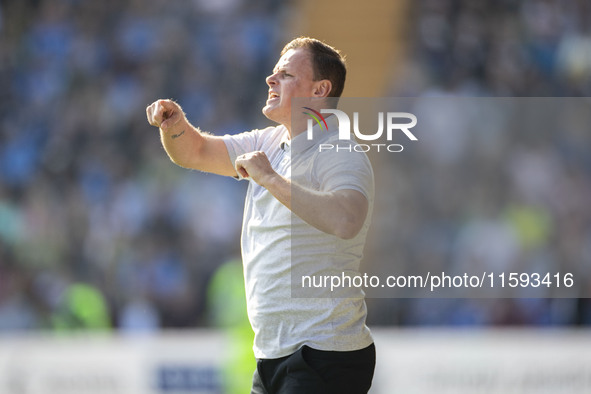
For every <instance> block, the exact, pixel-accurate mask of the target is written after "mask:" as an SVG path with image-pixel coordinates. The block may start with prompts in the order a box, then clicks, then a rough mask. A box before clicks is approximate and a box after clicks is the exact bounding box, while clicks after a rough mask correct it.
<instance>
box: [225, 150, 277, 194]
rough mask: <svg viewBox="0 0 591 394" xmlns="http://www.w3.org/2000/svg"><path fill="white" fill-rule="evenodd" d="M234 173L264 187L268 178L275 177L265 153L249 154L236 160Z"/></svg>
mask: <svg viewBox="0 0 591 394" xmlns="http://www.w3.org/2000/svg"><path fill="white" fill-rule="evenodd" d="M235 167H236V172H237V173H238V174H240V175H241V176H242V177H244V178H250V179H252V180H253V181H255V182H256V183H258V184H259V185H261V186H264V187H266V183H267V182H268V181H269V179H270V177H272V176H273V175H276V172H275V170H273V167H271V163H270V162H269V159H268V158H267V155H266V154H265V152H260V151H256V152H250V153H246V154H244V155H242V156H238V157H237V158H236V163H235Z"/></svg>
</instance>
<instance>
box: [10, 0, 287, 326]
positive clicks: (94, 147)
mask: <svg viewBox="0 0 591 394" xmlns="http://www.w3.org/2000/svg"><path fill="white" fill-rule="evenodd" d="M278 3H279V2H277V1H274V0H258V1H244V0H224V1H215V2H213V1H209V0H193V1H188V2H170V1H166V0H154V1H149V2H145V1H139V0H126V1H121V0H105V1H98V2H97V1H85V0H60V1H45V0H14V1H9V0H7V1H3V2H2V3H1V5H0V81H1V82H0V84H1V86H2V89H0V331H2V330H24V329H31V328H39V327H46V328H64V329H68V328H77V327H97V328H98V327H101V326H102V327H107V328H109V327H117V328H119V329H121V330H135V331H137V330H155V329H158V328H160V327H192V326H198V325H203V324H206V323H207V322H206V321H205V320H206V318H205V313H204V310H205V306H206V303H207V300H206V293H207V291H206V290H207V285H208V281H209V278H210V277H211V276H212V274H213V272H214V271H215V270H216V268H217V267H218V266H220V265H221V264H222V263H224V262H225V261H227V260H229V259H232V258H235V257H236V256H239V252H240V251H239V241H238V237H239V232H240V225H241V220H242V207H243V196H244V190H245V189H244V187H245V185H244V184H243V183H240V182H237V181H235V180H233V179H222V178H220V177H215V176H208V175H206V174H201V173H198V172H194V171H193V172H192V171H187V170H184V169H181V168H178V167H176V166H175V165H173V164H172V163H170V161H169V160H168V158H167V156H166V154H165V152H164V151H163V149H162V148H161V146H160V141H159V134H158V130H157V129H156V128H153V127H151V126H149V125H148V123H147V122H146V116H145V108H146V106H147V105H148V104H150V103H151V102H152V101H154V100H155V99H157V98H173V99H175V100H177V101H178V102H179V103H180V104H181V105H182V106H183V108H185V109H186V112H187V117H188V118H189V119H190V121H192V122H193V123H194V124H196V125H199V126H200V127H201V128H202V129H204V130H212V131H215V132H216V133H219V134H224V133H236V132H241V131H244V130H250V129H252V128H256V127H261V126H266V125H267V122H265V119H264V117H263V116H262V115H261V114H260V109H261V108H262V105H263V104H264V100H265V98H266V90H267V87H266V85H265V77H266V76H267V75H268V74H269V73H270V71H271V70H272V68H273V66H274V64H275V62H276V60H277V55H278V52H279V50H280V48H281V45H283V43H284V41H285V39H286V38H285V37H284V34H285V33H283V31H282V29H281V25H282V23H283V18H284V16H283V14H282V12H285V9H284V8H279V7H278ZM81 286H82V287H81ZM81 289H82V291H79V290H81ZM84 311H94V312H84ZM84 313H91V314H93V313H94V314H96V315H97V316H84ZM100 315H102V316H100ZM105 315H106V316H105ZM64 322H65V323H64Z"/></svg>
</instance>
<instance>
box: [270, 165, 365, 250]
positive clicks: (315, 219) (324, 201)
mask: <svg viewBox="0 0 591 394" xmlns="http://www.w3.org/2000/svg"><path fill="white" fill-rule="evenodd" d="M262 186H264V187H265V188H267V190H269V192H270V193H271V194H272V195H273V196H274V197H275V198H276V199H277V200H279V202H281V203H282V204H283V205H285V206H286V207H287V208H289V209H290V210H291V211H292V212H293V213H295V214H296V215H297V216H299V217H300V218H301V219H302V220H304V221H305V222H306V223H308V224H310V225H311V226H313V227H315V228H317V229H318V230H320V231H323V232H325V233H328V234H332V235H335V236H337V237H339V238H343V239H349V238H353V237H355V236H356V235H357V234H358V233H359V231H360V230H361V228H362V226H363V223H364V221H365V218H366V216H367V211H368V204H367V199H366V198H365V196H364V195H363V194H362V193H360V192H358V191H356V190H339V191H336V192H319V191H315V190H311V189H308V188H304V187H302V186H300V185H298V184H295V183H292V182H291V180H289V179H286V178H284V177H282V176H280V175H279V174H274V175H271V176H269V177H267V179H266V180H265V181H264V183H263V184H262Z"/></svg>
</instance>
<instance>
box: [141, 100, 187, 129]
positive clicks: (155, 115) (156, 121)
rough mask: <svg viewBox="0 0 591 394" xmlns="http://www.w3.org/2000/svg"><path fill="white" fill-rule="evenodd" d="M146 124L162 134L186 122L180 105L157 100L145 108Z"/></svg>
mask: <svg viewBox="0 0 591 394" xmlns="http://www.w3.org/2000/svg"><path fill="white" fill-rule="evenodd" d="M146 116H147V117H148V123H150V124H151V125H152V126H156V127H159V128H160V129H162V131H164V132H168V131H170V130H174V129H175V128H176V126H177V125H179V123H181V121H186V118H185V113H184V112H183V110H182V108H181V106H180V105H178V104H177V103H175V102H174V101H172V100H157V101H154V102H153V103H152V104H150V105H149V106H148V107H147V108H146Z"/></svg>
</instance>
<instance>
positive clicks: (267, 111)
mask: <svg viewBox="0 0 591 394" xmlns="http://www.w3.org/2000/svg"><path fill="white" fill-rule="evenodd" d="M262 112H263V115H265V116H266V117H267V119H269V120H272V121H273V122H277V123H281V121H280V120H278V119H277V116H276V115H277V114H276V111H274V110H273V107H271V106H269V105H265V106H264V107H263V110H262Z"/></svg>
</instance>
